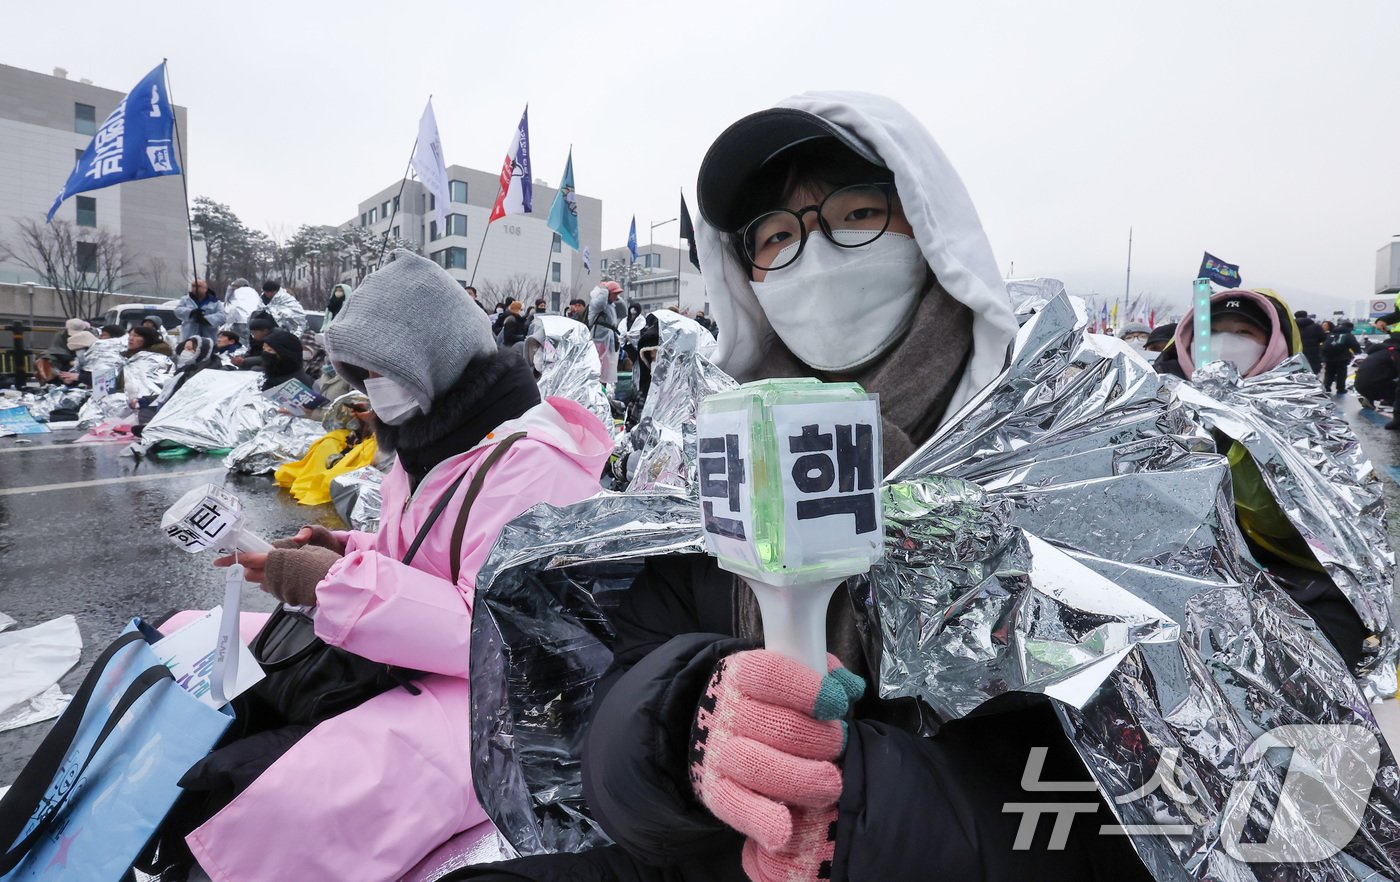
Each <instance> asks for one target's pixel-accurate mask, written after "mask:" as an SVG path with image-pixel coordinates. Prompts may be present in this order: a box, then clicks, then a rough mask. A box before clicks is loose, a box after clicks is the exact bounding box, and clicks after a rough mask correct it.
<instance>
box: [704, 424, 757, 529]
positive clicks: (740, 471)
mask: <svg viewBox="0 0 1400 882" xmlns="http://www.w3.org/2000/svg"><path fill="white" fill-rule="evenodd" d="M744 481H745V475H744V461H743V460H742V459H741V458H740V457H739V436H738V435H724V436H723V437H715V438H701V439H700V496H701V498H702V499H704V500H707V501H705V502H704V503H703V504H702V506H701V507H702V509H703V510H704V514H705V532H707V533H714V534H715V535H716V536H725V537H728V538H730V539H740V540H742V539H745V538H747V537H746V536H745V535H744V522H743V521H741V520H739V519H738V518H724V517H717V516H716V515H715V504H714V502H712V501H708V500H715V499H718V500H723V501H724V503H725V506H726V510H727V511H729V512H730V513H731V514H738V513H739V510H740V508H739V505H740V503H739V500H740V496H739V494H740V493H741V492H742V490H743V486H744Z"/></svg>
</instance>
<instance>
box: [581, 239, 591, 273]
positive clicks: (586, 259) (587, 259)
mask: <svg viewBox="0 0 1400 882" xmlns="http://www.w3.org/2000/svg"><path fill="white" fill-rule="evenodd" d="M581 256H582V257H583V268H584V270H585V271H586V272H587V273H588V274H589V275H590V276H591V275H593V256H592V255H591V254H589V253H588V246H587V245H585V246H583V254H582V255H581Z"/></svg>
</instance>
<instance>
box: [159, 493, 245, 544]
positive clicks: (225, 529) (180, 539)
mask: <svg viewBox="0 0 1400 882" xmlns="http://www.w3.org/2000/svg"><path fill="white" fill-rule="evenodd" d="M160 528H161V530H162V531H163V532H164V533H165V535H167V536H169V537H170V541H172V542H174V543H175V544H176V545H178V546H180V547H181V548H183V549H184V550H186V551H188V552H191V553H195V552H200V551H204V550H205V549H209V548H213V549H217V550H219V551H222V552H225V553H230V552H233V551H235V550H237V551H241V552H244V553H247V554H256V553H261V552H267V551H271V550H272V546H271V545H270V544H268V542H267V541H266V540H264V539H263V538H262V537H261V536H258V535H257V534H256V533H253V532H250V531H248V530H245V529H243V503H242V502H240V501H239V499H238V497H237V496H234V495H233V494H232V493H230V492H228V491H227V490H225V489H224V488H222V487H218V486H216V485H214V484H205V485H204V486H203V487H196V488H194V489H193V490H191V491H190V492H188V493H186V494H185V495H184V496H181V497H180V499H179V501H178V502H176V503H175V504H174V505H172V506H170V508H168V509H166V512H165V515H164V516H163V517H162V518H161V519H160Z"/></svg>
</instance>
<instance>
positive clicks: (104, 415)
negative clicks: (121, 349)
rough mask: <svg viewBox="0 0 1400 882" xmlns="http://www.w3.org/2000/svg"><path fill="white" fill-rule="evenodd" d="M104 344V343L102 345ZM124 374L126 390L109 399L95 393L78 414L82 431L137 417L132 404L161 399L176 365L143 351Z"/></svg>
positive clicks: (123, 369) (95, 376) (124, 367)
mask: <svg viewBox="0 0 1400 882" xmlns="http://www.w3.org/2000/svg"><path fill="white" fill-rule="evenodd" d="M101 342H104V341H101V340H99V341H98V343H101ZM94 345H96V344H94ZM120 370H121V377H122V388H121V389H119V390H117V391H114V392H112V393H110V394H107V395H98V394H97V393H96V392H94V393H93V396H92V398H90V399H88V402H87V403H86V404H84V405H83V407H82V409H81V410H79V411H78V428H80V429H91V428H92V427H93V426H96V425H97V424H99V423H103V422H106V421H107V420H114V419H125V418H126V417H129V416H131V415H132V414H133V413H134V411H133V410H132V409H131V401H132V400H134V399H137V398H153V397H155V396H157V395H160V393H161V390H163V389H164V388H165V384H166V383H167V382H169V381H170V378H171V377H172V376H173V375H174V373H175V362H173V361H171V360H170V356H168V355H162V354H161V353H159V352H148V351H143V352H138V353H136V354H135V355H133V356H131V357H130V358H128V359H126V362H125V364H122V365H121V367H120ZM93 382H94V383H96V382H98V374H96V373H94V374H93Z"/></svg>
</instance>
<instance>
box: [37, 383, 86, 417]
mask: <svg viewBox="0 0 1400 882" xmlns="http://www.w3.org/2000/svg"><path fill="white" fill-rule="evenodd" d="M90 394H91V393H89V392H88V390H86V389H70V388H67V387H65V386H50V387H49V388H47V389H45V390H44V391H43V392H40V393H38V394H35V393H33V392H29V393H26V394H25V395H23V396H22V397H21V398H20V400H19V401H20V404H23V405H24V406H25V407H27V408H28V409H29V415H30V416H32V417H34V419H36V420H38V421H39V422H41V423H47V422H48V421H49V414H51V413H53V412H54V411H55V410H59V409H61V408H64V409H73V410H77V409H78V408H81V407H82V406H83V404H84V403H85V402H86V401H87V400H88V396H89V395H90Z"/></svg>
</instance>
